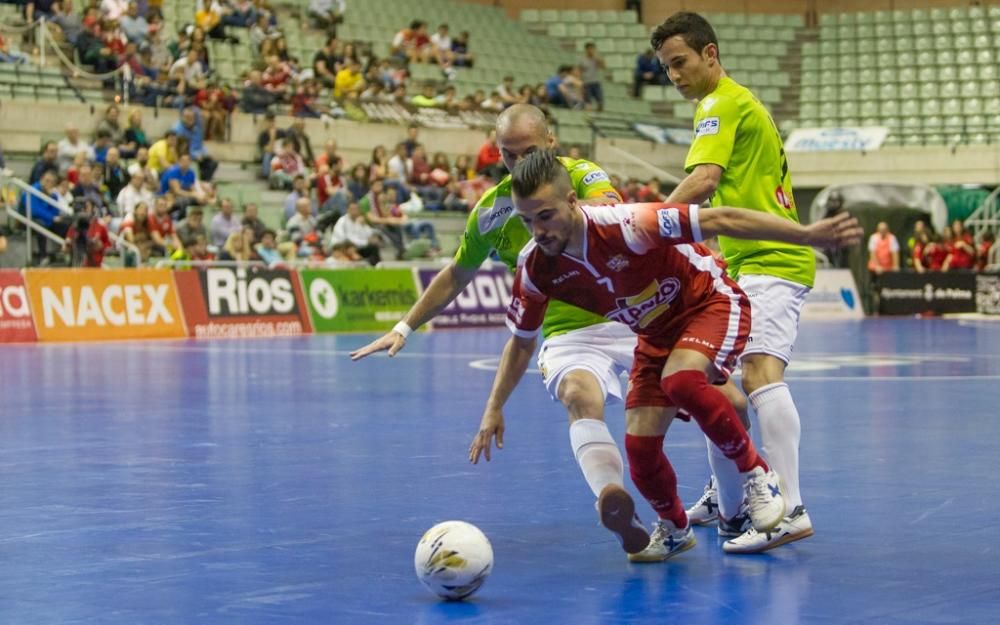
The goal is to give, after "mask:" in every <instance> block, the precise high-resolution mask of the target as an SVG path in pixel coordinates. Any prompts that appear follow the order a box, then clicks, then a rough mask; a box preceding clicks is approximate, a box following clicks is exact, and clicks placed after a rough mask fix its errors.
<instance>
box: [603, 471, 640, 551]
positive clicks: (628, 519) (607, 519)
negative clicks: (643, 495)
mask: <svg viewBox="0 0 1000 625" xmlns="http://www.w3.org/2000/svg"><path fill="white" fill-rule="evenodd" d="M597 514H598V515H599V516H600V518H601V525H603V526H604V527H606V528H608V530H610V531H611V533H612V534H614V535H615V536H616V537H617V538H618V542H620V543H621V544H622V549H624V550H625V551H626V552H627V553H629V554H633V553H638V552H640V551H642V550H643V549H645V548H646V545H648V544H649V532H647V531H646V528H645V526H643V524H642V521H640V520H639V515H637V514H636V513H635V502H634V501H632V495H629V494H628V491H627V490H625V489H624V488H622V487H621V486H619V485H618V484H608V485H607V486H605V487H604V490H602V491H601V495H600V497H598V498H597Z"/></svg>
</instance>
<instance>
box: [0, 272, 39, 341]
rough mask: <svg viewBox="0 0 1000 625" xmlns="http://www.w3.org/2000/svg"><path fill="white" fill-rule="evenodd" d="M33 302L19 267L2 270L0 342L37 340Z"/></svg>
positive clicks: (0, 282)
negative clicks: (32, 312) (32, 308)
mask: <svg viewBox="0 0 1000 625" xmlns="http://www.w3.org/2000/svg"><path fill="white" fill-rule="evenodd" d="M37 340H38V336H37V335H36V334H35V322H34V321H33V320H32V318H31V302H30V300H29V299H28V290H27V289H26V288H25V286H24V278H23V277H22V276H21V272H20V271H19V270H17V269H4V270H0V343H23V342H31V341H37Z"/></svg>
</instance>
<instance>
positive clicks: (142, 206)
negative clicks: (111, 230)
mask: <svg viewBox="0 0 1000 625" xmlns="http://www.w3.org/2000/svg"><path fill="white" fill-rule="evenodd" d="M154 233H155V234H154ZM118 236H120V237H121V238H123V239H125V240H126V241H127V242H129V243H131V244H132V245H134V246H136V247H137V248H139V258H138V259H128V258H127V259H126V262H125V264H126V265H133V264H136V263H139V264H141V263H145V262H146V261H147V260H149V258H150V257H151V256H153V255H154V252H157V253H156V255H157V256H163V255H165V253H166V246H165V245H162V244H157V243H156V240H155V239H154V236H156V237H159V233H158V232H157V231H156V227H155V225H154V222H153V220H152V219H151V218H150V216H149V205H148V204H146V203H145V202H139V203H138V204H136V205H135V207H134V208H133V210H132V212H130V213H128V214H127V215H125V218H124V219H122V223H121V226H119V228H118ZM161 240H162V237H161Z"/></svg>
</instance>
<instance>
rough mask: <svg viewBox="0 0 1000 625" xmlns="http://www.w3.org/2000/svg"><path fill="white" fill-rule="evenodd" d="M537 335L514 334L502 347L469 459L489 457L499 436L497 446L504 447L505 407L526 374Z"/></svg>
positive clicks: (476, 461)
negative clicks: (494, 441)
mask: <svg viewBox="0 0 1000 625" xmlns="http://www.w3.org/2000/svg"><path fill="white" fill-rule="evenodd" d="M535 342H536V341H535V338H534V337H531V338H523V337H520V336H512V337H510V340H509V341H507V345H505V346H504V348H503V356H501V357H500V365H499V367H497V375H496V377H495V378H494V379H493V390H491V391H490V398H489V400H487V402H486V409H485V410H483V418H482V419H481V420H480V422H479V431H478V432H476V436H475V437H474V438H473V439H472V444H471V445H470V446H469V462H471V463H472V464H477V463H478V462H479V456H480V454H482V455H484V456H486V461H487V462H489V460H490V447H491V446H492V443H493V439H494V438H496V444H497V449H503V431H504V422H503V406H504V404H506V403H507V399H508V398H509V397H510V394H511V393H513V392H514V389H515V388H517V383H518V382H520V381H521V378H522V377H524V372H525V371H527V369H528V363H529V362H531V357H532V355H534V353H535Z"/></svg>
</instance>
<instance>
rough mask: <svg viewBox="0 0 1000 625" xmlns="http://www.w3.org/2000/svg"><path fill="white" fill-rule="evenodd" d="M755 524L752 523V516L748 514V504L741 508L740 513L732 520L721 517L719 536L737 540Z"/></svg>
mask: <svg viewBox="0 0 1000 625" xmlns="http://www.w3.org/2000/svg"><path fill="white" fill-rule="evenodd" d="M752 527H753V523H751V522H750V515H749V514H748V513H747V507H746V504H742V505H741V506H740V511H739V512H738V513H737V514H736V516H734V517H733V518H731V519H727V518H725V517H724V516H722V515H721V514H720V515H719V524H718V528H719V536H722V537H723V538H736V537H737V536H742V535H743V534H744V532H746V531H747V530H749V529H751V528H752Z"/></svg>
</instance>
